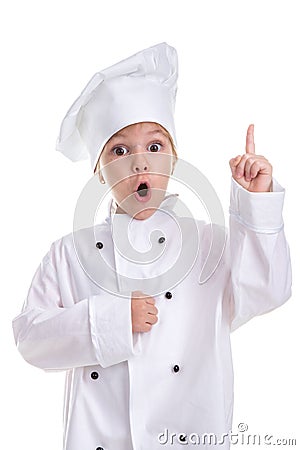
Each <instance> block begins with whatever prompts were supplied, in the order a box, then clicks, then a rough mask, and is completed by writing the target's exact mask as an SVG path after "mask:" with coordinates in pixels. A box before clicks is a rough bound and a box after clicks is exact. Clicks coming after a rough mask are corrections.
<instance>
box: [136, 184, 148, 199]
mask: <svg viewBox="0 0 300 450" xmlns="http://www.w3.org/2000/svg"><path fill="white" fill-rule="evenodd" d="M137 193H138V195H139V196H140V197H146V195H147V194H148V186H147V184H146V183H141V184H140V185H139V187H138V188H137Z"/></svg>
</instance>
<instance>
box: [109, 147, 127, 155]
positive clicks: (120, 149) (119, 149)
mask: <svg viewBox="0 0 300 450" xmlns="http://www.w3.org/2000/svg"><path fill="white" fill-rule="evenodd" d="M112 151H113V153H114V154H115V155H117V156H123V155H126V153H128V150H127V148H125V147H114V148H113V149H112Z"/></svg>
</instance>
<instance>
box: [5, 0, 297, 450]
mask: <svg viewBox="0 0 300 450" xmlns="http://www.w3.org/2000/svg"><path fill="white" fill-rule="evenodd" d="M298 8H299V4H298V2H297V1H291V0H284V1H283V0H282V1H277V0H272V1H266V0H259V1H258V0H251V1H247V0H236V1H200V0H199V1H185V2H176V1H174V0H173V1H170V0H164V1H162V0H159V1H157V0H151V1H148V2H143V1H141V0H139V1H121V0H115V1H111V2H109V1H105V2H102V1H96V0H84V1H76V0H72V1H66V0H60V1H58V0H52V1H49V2H41V1H33V0H27V1H20V0H19V1H13V0H12V1H10V2H7V3H6V6H1V11H0V33H1V72H0V73H1V85H0V89H1V107H0V114H1V177H0V179H1V212H2V214H1V259H2V263H1V267H2V277H1V279H2V281H1V287H2V289H1V293H2V295H1V317H0V320H1V326H0V333H1V336H0V345H1V397H0V402H1V422H0V423H1V433H0V447H1V448H3V449H6V450H15V449H17V448H22V449H31V450H38V449H39V450H40V449H41V448H43V450H55V449H60V448H61V439H62V406H63V390H64V374H63V373H52V374H49V373H44V372H43V371H42V370H40V369H37V368H34V367H31V366H30V365H29V364H27V363H26V362H25V361H24V360H23V359H22V358H21V356H20V355H19V354H18V352H17V350H16V348H15V345H14V341H13V335H12V330H11V320H12V318H13V317H14V316H16V315H17V314H18V313H19V312H20V309H21V307H22V303H23V301H24V300H25V297H26V294H27V290H28V288H29V285H30V282H31V279H32V277H33V274H34V272H35V270H36V268H37V266H38V264H39V263H40V260H41V258H42V257H43V255H44V254H45V253H46V252H47V251H48V249H49V246H50V244H51V242H52V241H53V240H55V239H58V238H59V237H61V236H63V235H64V234H67V233H69V232H70V231H71V230H72V221H73V212H74V207H75V204H76V201H77V198H78V195H79V193H80V191H81V189H82V187H83V186H84V184H85V182H86V181H87V180H88V179H89V177H90V176H91V175H92V172H91V168H90V165H89V162H88V160H86V161H83V162H80V163H76V164H75V163H72V162H70V161H69V160H67V159H66V158H65V157H64V156H63V155H61V154H60V153H58V152H56V151H55V150H54V148H55V141H56V137H57V135H58V131H59V126H60V122H61V120H62V118H63V116H64V114H65V113H66V111H67V109H68V108H69V106H70V105H71V103H73V101H74V100H75V98H76V97H77V96H78V95H79V94H80V92H81V90H82V89H83V87H84V86H85V85H86V83H87V82H88V81H89V79H90V78H91V77H92V75H93V74H94V73H95V72H97V71H99V70H101V69H103V68H105V67H107V66H109V65H111V64H113V63H115V62H117V61H119V60H120V59H123V58H125V57H127V56H129V55H131V54H132V53H135V52H137V51H139V50H141V49H143V48H146V47H149V46H152V45H154V44H156V43H159V42H162V41H166V42H168V43H169V44H170V45H172V46H174V47H176V49H177V51H178V56H179V64H180V66H179V69H180V73H179V89H178V97H177V112H176V123H177V136H178V143H179V145H178V154H179V156H180V157H181V158H183V159H185V160H187V161H189V162H190V163H192V164H194V165H196V166H197V167H198V168H199V169H200V170H201V171H202V172H203V173H204V174H205V175H206V176H207V177H208V178H209V180H210V181H211V183H212V184H213V185H214V187H215V189H216V191H217V193H218V195H219V197H220V199H221V201H222V203H223V205H224V210H225V212H226V214H227V211H228V200H229V186H230V171H229V166H228V160H229V159H230V158H231V157H233V156H235V155H237V154H240V153H241V152H244V146H245V133H246V129H247V126H248V124H250V123H254V124H255V142H256V150H257V153H259V154H264V155H265V156H266V157H267V158H268V159H269V160H270V161H271V162H272V164H273V166H274V176H275V177H276V178H277V179H278V181H279V182H280V183H281V184H282V185H283V186H284V187H285V188H286V200H285V208H284V217H285V229H286V234H287V236H288V240H289V243H290V247H291V253H292V258H293V272H294V285H293V296H292V298H291V299H290V300H289V302H287V303H286V304H285V305H284V306H282V307H281V308H279V309H277V310H276V311H273V312H272V313H270V314H267V315H264V316H262V317H258V318H255V319H253V320H252V321H251V322H249V323H248V324H246V325H245V326H244V327H241V328H240V329H239V330H237V331H236V332H235V333H233V334H232V345H233V359H234V368H235V412H234V426H233V429H234V430H236V427H237V424H239V423H240V422H245V423H247V424H248V426H249V433H262V434H273V435H274V436H276V437H279V438H283V437H294V438H296V437H297V438H298V441H299V439H300V435H299V432H297V429H298V430H299V406H298V405H299V387H298V386H299V375H300V374H299V331H298V330H299V305H298V301H297V300H298V297H299V281H298V280H299V276H298V273H299V236H298V235H297V232H298V223H297V222H296V220H295V216H296V214H297V210H299V167H298V164H299V159H298V158H297V157H298V153H299V150H300V149H299V103H300V95H299V94H300V92H299V80H300V66H299V42H300V27H299V22H300V13H299V12H298V11H299V9H298ZM297 161H298V162H297ZM295 211H296V212H295ZM298 217H299V216H298ZM296 342H298V345H297V344H296ZM154 382H155V380H154ZM195 431H197V430H195ZM242 447H243V446H241V445H240V446H235V447H234V448H242Z"/></svg>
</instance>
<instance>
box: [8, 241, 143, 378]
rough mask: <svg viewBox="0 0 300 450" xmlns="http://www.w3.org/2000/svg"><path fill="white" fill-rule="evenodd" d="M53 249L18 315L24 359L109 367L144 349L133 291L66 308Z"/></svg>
mask: <svg viewBox="0 0 300 450" xmlns="http://www.w3.org/2000/svg"><path fill="white" fill-rule="evenodd" d="M52 247H53V244H52ZM52 247H51V249H52ZM51 253H52V252H51V250H50V251H49V252H48V253H47V255H46V256H45V257H44V258H43V260H42V262H41V264H40V265H39V267H38V269H37V271H36V273H35V275H34V277H33V280H32V283H31V286H30V288H29V292H28V296H27V299H26V301H25V304H24V306H23V310H22V312H21V314H19V315H18V316H17V317H16V318H15V319H14V320H13V332H14V336H15V341H16V345H17V347H18V350H19V351H20V353H21V354H22V356H23V358H24V359H25V360H26V361H27V362H29V363H30V364H32V365H34V366H37V367H40V368H42V369H45V370H66V369H70V368H74V367H80V366H88V365H96V364H100V365H101V366H102V367H108V366H111V365H113V364H117V363H119V362H121V361H125V360H127V359H128V358H129V357H131V356H133V355H134V354H135V353H136V352H138V351H139V349H138V348H137V345H135V342H134V338H133V336H132V331H131V330H132V324H131V295H130V293H128V295H126V296H125V297H118V296H116V295H112V294H109V293H106V292H105V293H103V294H101V295H92V296H90V297H87V298H84V299H82V300H80V301H78V302H77V303H75V302H74V303H72V304H70V305H68V306H67V307H66V306H65V305H63V304H62V300H61V294H60V288H59V283H58V281H57V280H58V277H57V273H56V270H55V268H54V264H52V263H51Z"/></svg>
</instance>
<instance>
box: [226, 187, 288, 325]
mask: <svg viewBox="0 0 300 450" xmlns="http://www.w3.org/2000/svg"><path fill="white" fill-rule="evenodd" d="M284 194H285V191H284V189H283V188H282V187H281V186H280V185H279V184H278V183H277V181H276V180H273V191H272V192H267V193H262V192H259V193H254V192H249V191H247V190H246V189H244V188H242V187H241V186H240V185H239V184H238V183H237V182H235V180H233V179H232V187H231V200H230V218H229V253H230V257H229V259H230V266H231V268H230V270H231V289H230V291H231V296H230V297H231V307H230V310H231V330H232V331H233V330H235V329H237V328H238V327H239V326H241V325H242V324H244V323H246V322H247V321H248V320H250V319H251V318H252V317H254V316H257V315H261V314H264V313H267V312H269V311H271V310H273V309H275V308H277V307H278V306H280V305H282V304H283V303H284V302H285V301H286V300H288V298H289V297H290V295H291V262H290V254H289V247H288V244H287V241H286V237H285V233H284V226H283V219H282V208H283V201H284Z"/></svg>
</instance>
